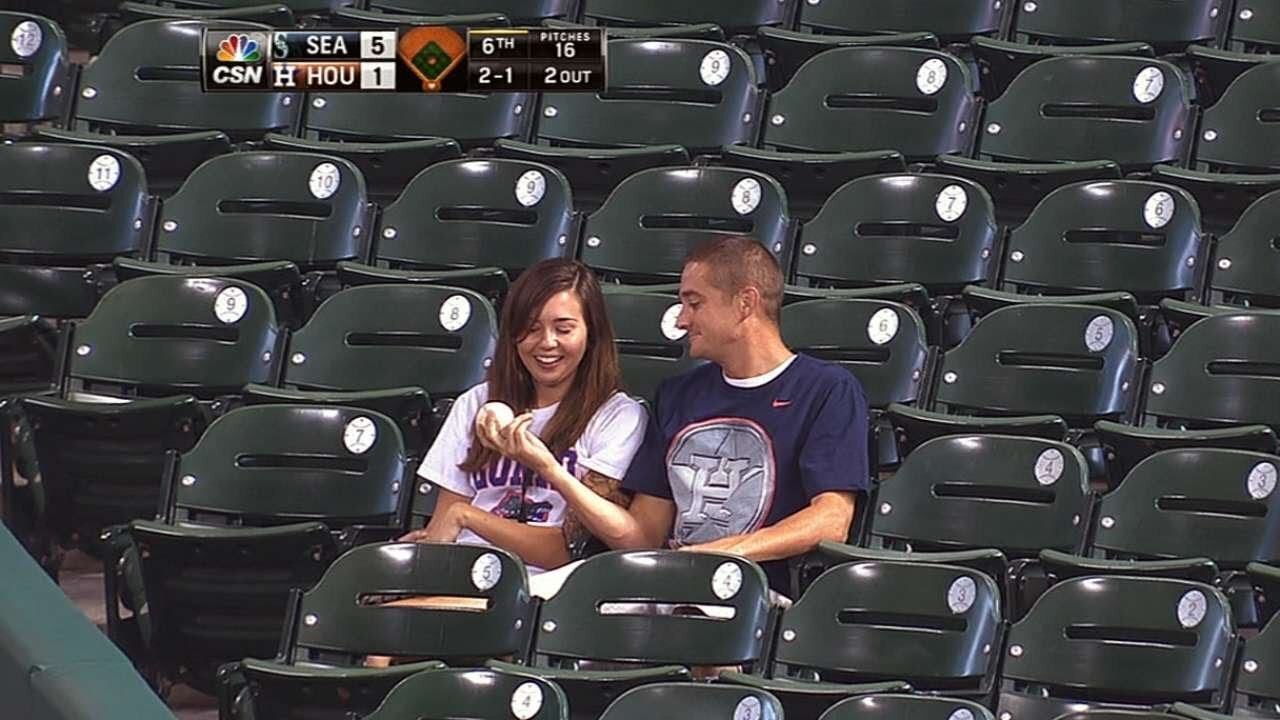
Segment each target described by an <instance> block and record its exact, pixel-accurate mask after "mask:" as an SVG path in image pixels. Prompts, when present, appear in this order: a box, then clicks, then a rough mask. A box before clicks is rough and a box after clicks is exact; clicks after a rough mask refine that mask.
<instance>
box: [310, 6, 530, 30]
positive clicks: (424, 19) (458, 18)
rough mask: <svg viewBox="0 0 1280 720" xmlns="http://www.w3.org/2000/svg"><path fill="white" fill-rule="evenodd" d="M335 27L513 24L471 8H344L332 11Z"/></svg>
mask: <svg viewBox="0 0 1280 720" xmlns="http://www.w3.org/2000/svg"><path fill="white" fill-rule="evenodd" d="M329 18H330V22H331V24H332V25H333V26H334V27H344V28H348V27H351V28H381V29H384V30H390V29H394V28H398V27H400V26H401V25H448V26H450V27H462V28H468V27H511V19H510V18H508V17H507V16H506V15H503V14H502V13H500V12H483V11H480V12H476V11H473V10H468V11H466V12H464V13H450V14H447V15H414V14H411V13H402V12H382V11H380V10H362V9H360V8H356V7H341V8H338V9H337V10H334V11H333V12H331V13H329Z"/></svg>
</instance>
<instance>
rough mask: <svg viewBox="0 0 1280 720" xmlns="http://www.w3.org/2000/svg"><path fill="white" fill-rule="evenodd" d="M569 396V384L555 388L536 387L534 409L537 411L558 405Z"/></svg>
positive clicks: (534, 390)
mask: <svg viewBox="0 0 1280 720" xmlns="http://www.w3.org/2000/svg"><path fill="white" fill-rule="evenodd" d="M568 394H569V384H568V383H564V384H563V385H557V386H554V387H544V386H538V385H535V386H534V388H533V407H534V409H535V410H541V409H542V408H545V407H551V406H552V405H555V404H556V403H558V402H560V401H561V400H564V396H565V395H568Z"/></svg>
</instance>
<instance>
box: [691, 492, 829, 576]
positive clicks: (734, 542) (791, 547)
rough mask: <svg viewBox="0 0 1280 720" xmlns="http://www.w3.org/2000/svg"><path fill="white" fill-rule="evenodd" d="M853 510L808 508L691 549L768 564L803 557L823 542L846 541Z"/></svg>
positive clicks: (820, 506) (816, 506)
mask: <svg viewBox="0 0 1280 720" xmlns="http://www.w3.org/2000/svg"><path fill="white" fill-rule="evenodd" d="M851 518H852V511H851V509H850V510H849V511H846V510H844V509H843V508H842V507H840V506H838V505H837V504H835V503H832V504H831V506H830V507H825V506H822V505H810V506H809V507H807V508H805V509H803V510H800V511H799V512H796V513H795V514H793V515H791V516H790V517H787V518H784V519H783V520H781V521H779V522H777V523H775V524H773V525H770V526H769V527H767V528H762V529H760V530H757V531H755V532H753V533H746V534H743V535H731V536H729V537H724V538H721V539H719V540H714V541H712V542H709V543H703V544H701V545H697V546H696V547H694V548H690V549H699V550H718V551H721V552H727V553H732V554H734V555H740V556H742V557H745V558H747V559H748V560H754V561H756V562H767V561H770V560H783V559H786V558H791V557H796V556H798V555H803V554H805V553H807V552H809V551H810V550H813V549H814V548H816V547H817V546H818V543H820V542H822V541H823V540H832V541H835V542H844V541H846V540H847V539H848V534H849V522H850V519H851Z"/></svg>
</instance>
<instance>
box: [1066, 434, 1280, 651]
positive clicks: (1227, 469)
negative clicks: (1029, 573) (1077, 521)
mask: <svg viewBox="0 0 1280 720" xmlns="http://www.w3.org/2000/svg"><path fill="white" fill-rule="evenodd" d="M1278 464H1280V458H1278V457H1276V456H1274V455H1267V454H1263V453H1255V452H1247V451H1243V450H1227V449H1217V448H1181V449H1173V450H1164V451H1161V452H1157V453H1155V454H1154V455H1151V456H1149V457H1147V458H1146V459H1145V460H1143V461H1142V462H1140V463H1138V465H1137V466H1136V467H1134V469H1133V470H1131V471H1130V472H1129V474H1128V475H1127V476H1126V477H1125V479H1124V481H1123V482H1121V483H1120V485H1119V487H1118V488H1116V489H1115V490H1113V491H1112V492H1110V493H1108V494H1107V495H1106V496H1104V497H1103V498H1102V499H1101V501H1100V502H1099V504H1098V506H1097V517H1098V521H1097V523H1096V525H1095V526H1094V529H1093V532H1092V535H1091V540H1090V543H1089V545H1088V547H1086V548H1085V551H1084V552H1083V553H1082V554H1083V555H1084V556H1085V557H1086V558H1088V559H1078V558H1072V557H1069V556H1061V555H1056V554H1055V555H1054V556H1053V557H1052V558H1045V564H1046V565H1047V566H1049V573H1050V575H1051V576H1057V577H1063V576H1074V575H1082V574H1092V573H1097V574H1102V573H1104V572H1105V573H1110V574H1139V573H1142V574H1147V573H1148V572H1151V573H1158V574H1160V575H1165V576H1175V577H1185V578H1187V579H1194V580H1205V581H1207V582H1213V583H1214V584H1216V585H1217V586H1218V587H1220V588H1222V589H1223V591H1224V592H1226V594H1227V598H1228V599H1229V600H1231V602H1232V605H1233V606H1234V608H1235V617H1236V621H1237V624H1239V625H1241V626H1257V625H1258V620H1259V618H1258V615H1257V610H1256V608H1255V607H1254V602H1253V591H1252V588H1251V587H1250V586H1249V584H1248V582H1247V580H1245V578H1244V577H1243V571H1244V569H1245V566H1246V565H1248V564H1249V563H1250V562H1254V561H1267V560H1270V559H1272V558H1275V557H1280V539H1277V538H1276V537H1274V533H1272V532H1270V531H1269V525H1268V519H1267V518H1268V517H1269V516H1270V517H1274V515H1275V514H1276V513H1277V512H1280V510H1278V509H1277V508H1280V505H1277V503H1276V501H1275V500H1273V499H1272V496H1273V494H1274V490H1275V480H1274V476H1275V474H1276V472H1277V470H1276V468H1277V467H1278ZM1176 561H1181V562H1180V563H1179V562H1176ZM1218 570H1222V571H1225V572H1226V574H1224V575H1221V576H1218V575H1217V571H1218ZM1206 575H1207V577H1205V576H1206ZM1263 619H1264V620H1265V618H1263Z"/></svg>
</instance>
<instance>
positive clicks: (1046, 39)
mask: <svg viewBox="0 0 1280 720" xmlns="http://www.w3.org/2000/svg"><path fill="white" fill-rule="evenodd" d="M1014 6H1015V8H1016V9H1015V11H1014V17H1013V27H1012V28H1011V30H1010V32H1011V35H1012V37H1013V39H1015V40H1018V41H1019V42H1033V43H1039V44H1045V45H1053V44H1059V45H1088V44H1091V43H1115V42H1128V41H1134V40H1137V41H1143V42H1149V43H1151V45H1153V46H1154V47H1156V48H1157V49H1158V50H1159V51H1160V52H1162V53H1169V52H1177V51H1179V50H1182V49H1184V48H1186V46H1188V45H1190V44H1192V43H1200V44H1203V45H1213V44H1218V43H1220V42H1221V37H1222V33H1223V31H1224V30H1225V28H1226V26H1227V23H1228V22H1229V20H1230V18H1229V13H1230V8H1229V6H1228V7H1225V8H1224V7H1223V5H1222V3H1220V2H1218V0H1191V1H1190V2H1179V3H1174V4H1172V5H1170V4H1169V3H1166V2H1162V1H1161V0H1036V2H1033V3H1031V4H1026V3H1014Z"/></svg>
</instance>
